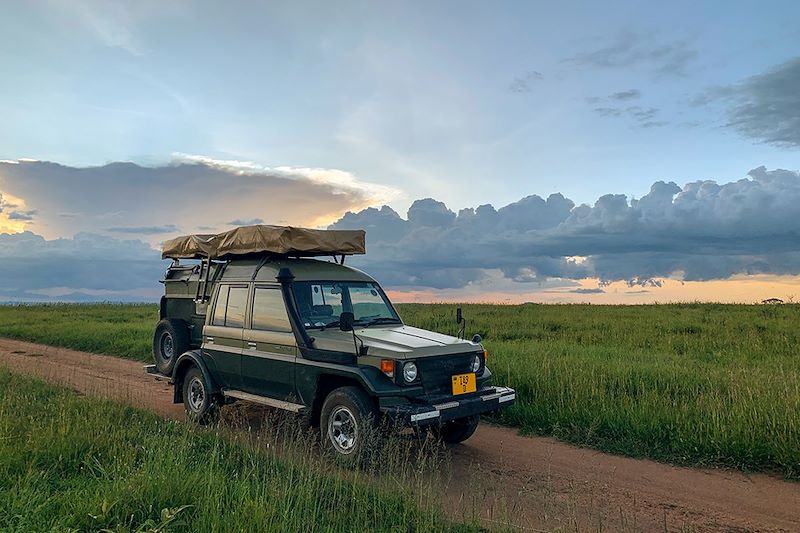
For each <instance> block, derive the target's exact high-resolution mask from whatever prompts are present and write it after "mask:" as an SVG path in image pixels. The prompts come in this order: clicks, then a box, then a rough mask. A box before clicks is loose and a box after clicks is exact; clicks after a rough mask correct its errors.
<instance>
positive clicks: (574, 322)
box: [0, 304, 800, 479]
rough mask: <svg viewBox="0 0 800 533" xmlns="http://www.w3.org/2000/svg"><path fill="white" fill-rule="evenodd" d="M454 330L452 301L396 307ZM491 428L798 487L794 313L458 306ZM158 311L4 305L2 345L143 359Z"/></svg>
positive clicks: (703, 307)
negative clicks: (476, 346) (507, 391)
mask: <svg viewBox="0 0 800 533" xmlns="http://www.w3.org/2000/svg"><path fill="white" fill-rule="evenodd" d="M398 307H399V311H400V314H401V316H402V317H403V319H404V320H405V322H406V323H408V324H411V325H415V326H419V327H422V328H426V329H431V330H435V331H441V332H443V333H449V334H455V333H456V326H455V323H454V316H455V314H454V308H455V306H454V305H443V304H434V305H423V304H408V305H400V306H398ZM464 315H465V317H466V318H467V321H468V323H467V337H468V338H470V337H471V336H472V335H473V334H475V333H479V334H480V335H482V336H483V338H484V342H485V345H486V347H487V348H488V350H489V366H490V368H491V369H492V371H493V372H494V374H495V383H498V384H504V385H509V386H512V387H514V388H516V389H517V392H518V397H517V403H516V404H515V405H514V406H512V407H511V408H509V409H507V410H505V411H503V413H502V415H501V417H500V418H499V421H500V422H502V423H505V424H509V425H513V426H518V427H520V428H521V429H522V431H523V432H525V433H528V434H537V435H554V436H556V437H558V438H560V439H563V440H566V441H569V442H573V443H577V444H580V445H584V446H590V447H594V448H597V449H601V450H605V451H609V452H613V453H620V454H626V455H631V456H637V457H649V458H654V459H658V460H662V461H668V462H672V463H676V464H685V465H706V466H725V467H733V468H738V469H743V470H762V471H763V470H766V471H774V472H778V473H781V474H782V475H784V476H786V477H789V478H795V479H798V478H800V349H799V347H800V306H798V305H770V306H767V305H718V304H675V305H650V306H591V305H534V304H530V305H521V306H495V305H466V306H464ZM156 317H157V308H156V307H155V306H152V305H151V306H146V305H142V306H124V305H55V306H22V307H0V336H5V337H14V338H19V339H27V340H32V341H37V342H43V343H48V344H54V345H59V346H67V347H71V348H75V349H80V350H87V351H94V352H100V353H109V354H114V355H119V356H123V357H128V358H132V359H137V360H143V361H144V360H149V358H150V349H151V348H150V343H151V334H152V327H153V326H154V324H155V322H156Z"/></svg>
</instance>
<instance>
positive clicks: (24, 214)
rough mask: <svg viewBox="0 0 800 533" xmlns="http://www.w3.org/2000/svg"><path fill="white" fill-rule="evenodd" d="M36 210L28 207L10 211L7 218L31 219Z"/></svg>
mask: <svg viewBox="0 0 800 533" xmlns="http://www.w3.org/2000/svg"><path fill="white" fill-rule="evenodd" d="M37 213H38V211H37V210H36V209H29V210H27V211H11V212H10V213H9V214H8V219H9V220H33V218H34V215H36V214H37Z"/></svg>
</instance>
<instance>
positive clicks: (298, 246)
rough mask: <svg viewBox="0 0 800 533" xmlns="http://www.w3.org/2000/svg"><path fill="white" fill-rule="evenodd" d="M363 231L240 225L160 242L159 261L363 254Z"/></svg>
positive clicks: (364, 246)
mask: <svg viewBox="0 0 800 533" xmlns="http://www.w3.org/2000/svg"><path fill="white" fill-rule="evenodd" d="M365 236H366V234H365V232H364V230H318V229H308V228H295V227H292V226H268V225H263V224H260V225H256V226H242V227H239V228H235V229H232V230H230V231H226V232H223V233H218V234H216V235H206V234H202V235H184V236H182V237H176V238H174V239H170V240H168V241H165V242H164V245H163V247H162V250H161V257H162V259H200V258H208V259H224V258H227V257H230V256H234V255H246V254H263V253H268V254H275V255H297V256H306V257H309V256H320V255H355V254H364V253H366V245H365Z"/></svg>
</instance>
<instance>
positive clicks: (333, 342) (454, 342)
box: [309, 326, 481, 359]
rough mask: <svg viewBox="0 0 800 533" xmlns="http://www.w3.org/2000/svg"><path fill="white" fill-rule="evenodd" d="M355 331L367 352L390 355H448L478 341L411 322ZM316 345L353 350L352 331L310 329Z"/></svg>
mask: <svg viewBox="0 0 800 533" xmlns="http://www.w3.org/2000/svg"><path fill="white" fill-rule="evenodd" d="M355 333H356V335H357V336H358V337H359V338H360V339H361V340H362V341H363V342H364V346H369V355H371V356H377V357H390V358H393V359H405V358H419V357H425V356H430V355H449V354H455V353H464V352H474V351H476V350H480V349H481V347H480V345H479V344H474V343H472V342H470V341H467V340H462V339H458V338H456V337H451V336H450V335H442V334H441V333H436V332H434V331H428V330H426V329H420V328H415V327H411V326H373V327H369V328H356V330H355ZM309 334H310V335H311V336H312V337H314V338H315V339H316V343H315V344H316V346H317V347H319V348H321V349H326V350H339V351H353V350H354V346H353V334H352V333H350V332H349V331H340V330H338V329H328V330H325V331H316V330H311V331H309Z"/></svg>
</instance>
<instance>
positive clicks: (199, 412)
mask: <svg viewBox="0 0 800 533" xmlns="http://www.w3.org/2000/svg"><path fill="white" fill-rule="evenodd" d="M183 406H184V407H185V408H186V415H187V416H188V417H189V420H191V421H192V422H197V423H198V424H201V425H206V424H210V423H212V422H214V421H215V420H216V419H217V417H218V416H219V403H218V402H217V398H216V397H215V396H214V395H213V394H211V390H210V387H209V384H208V383H207V382H206V379H205V377H204V376H203V372H202V371H201V370H200V369H199V368H197V367H196V366H193V367H192V368H190V369H189V371H188V372H186V376H184V378H183Z"/></svg>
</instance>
